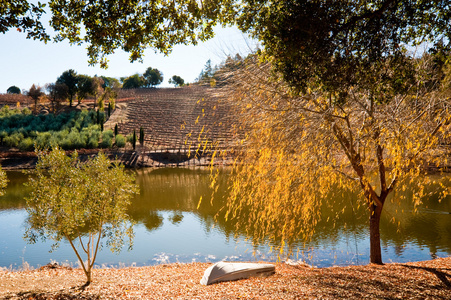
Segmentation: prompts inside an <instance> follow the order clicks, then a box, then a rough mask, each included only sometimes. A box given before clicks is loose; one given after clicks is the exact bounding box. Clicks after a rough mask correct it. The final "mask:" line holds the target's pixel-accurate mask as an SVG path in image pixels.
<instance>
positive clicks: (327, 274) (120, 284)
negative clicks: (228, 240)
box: [0, 257, 451, 299]
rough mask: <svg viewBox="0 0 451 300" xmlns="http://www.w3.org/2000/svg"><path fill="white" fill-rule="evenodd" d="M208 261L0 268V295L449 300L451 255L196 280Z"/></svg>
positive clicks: (279, 269) (280, 267) (285, 267)
mask: <svg viewBox="0 0 451 300" xmlns="http://www.w3.org/2000/svg"><path fill="white" fill-rule="evenodd" d="M209 265H210V264H208V263H190V264H169V265H158V266H150V267H131V268H121V269H96V270H94V272H93V283H92V284H91V285H89V286H88V287H87V288H85V289H84V290H82V289H80V287H81V285H83V283H84V281H85V277H84V274H83V272H82V270H81V269H70V268H63V267H57V268H50V267H48V266H47V267H42V268H40V269H37V270H30V271H17V272H11V271H0V298H1V299H362V298H368V299H451V257H447V258H439V259H435V260H431V261H423V262H415V263H405V264H385V265H382V266H379V265H366V266H349V267H331V268H310V267H306V266H302V265H298V266H293V265H288V264H285V263H277V264H276V274H274V275H272V276H269V277H264V278H250V279H245V280H238V281H233V282H222V283H218V284H213V285H209V286H203V285H201V284H200V283H199V281H200V279H201V278H202V275H203V273H204V271H205V269H206V268H207V267H208V266H209Z"/></svg>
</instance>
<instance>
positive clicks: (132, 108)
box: [105, 86, 241, 166]
mask: <svg viewBox="0 0 451 300" xmlns="http://www.w3.org/2000/svg"><path fill="white" fill-rule="evenodd" d="M121 99H126V100H125V101H123V100H121ZM118 102H119V103H120V104H118V109H117V110H116V111H115V112H114V114H113V115H112V116H111V118H110V119H109V120H108V121H107V123H106V124H105V128H114V126H115V124H118V130H119V133H122V134H124V135H129V134H131V133H133V130H135V132H136V134H137V135H138V133H139V129H140V127H143V129H144V132H145V139H144V140H145V147H144V148H143V147H140V146H137V148H136V150H137V152H138V153H139V154H140V155H143V154H144V157H140V159H141V164H142V165H144V166H155V165H156V164H155V161H159V162H160V163H165V164H173V163H175V164H178V165H180V164H186V163H187V161H188V160H190V159H189V158H191V163H195V164H197V165H199V164H207V163H208V161H205V159H204V161H200V160H198V161H197V162H193V161H192V158H193V155H194V153H196V150H198V149H200V150H201V151H197V154H198V156H201V155H202V154H203V155H204V156H207V157H208V153H207V150H208V148H209V146H210V145H214V147H215V148H216V149H228V148H230V147H231V146H233V145H234V144H235V143H236V142H237V141H238V140H239V138H240V136H241V134H239V130H238V128H239V126H238V125H237V124H238V123H237V120H236V118H235V117H234V116H235V113H234V111H233V107H232V105H230V104H229V103H228V102H227V101H226V100H224V99H223V98H222V97H220V96H219V95H218V94H217V90H216V89H215V88H209V87H203V86H189V87H182V88H157V89H137V90H125V91H121V93H120V94H119V101H118ZM205 146H206V147H205ZM152 160H153V161H152ZM138 161H139V160H138ZM157 165H158V164H157Z"/></svg>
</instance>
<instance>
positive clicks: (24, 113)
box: [22, 107, 31, 116]
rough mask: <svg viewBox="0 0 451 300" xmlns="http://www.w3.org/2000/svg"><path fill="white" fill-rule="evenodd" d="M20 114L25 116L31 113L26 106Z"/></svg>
mask: <svg viewBox="0 0 451 300" xmlns="http://www.w3.org/2000/svg"><path fill="white" fill-rule="evenodd" d="M22 114H23V115H26V116H28V115H31V110H30V109H29V108H28V107H25V108H24V109H22Z"/></svg>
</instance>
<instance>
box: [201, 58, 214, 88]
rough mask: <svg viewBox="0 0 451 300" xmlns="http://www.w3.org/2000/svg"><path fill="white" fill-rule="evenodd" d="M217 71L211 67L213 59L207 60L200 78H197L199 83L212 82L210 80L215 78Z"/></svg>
mask: <svg viewBox="0 0 451 300" xmlns="http://www.w3.org/2000/svg"><path fill="white" fill-rule="evenodd" d="M214 73H215V70H214V69H213V67H212V66H211V59H209V60H207V62H206V63H205V66H204V68H203V69H202V71H200V74H199V77H197V81H207V82H210V79H212V78H213V75H214Z"/></svg>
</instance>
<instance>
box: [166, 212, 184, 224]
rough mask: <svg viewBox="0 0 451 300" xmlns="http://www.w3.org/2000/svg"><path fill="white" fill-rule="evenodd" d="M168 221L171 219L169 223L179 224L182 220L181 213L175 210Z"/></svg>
mask: <svg viewBox="0 0 451 300" xmlns="http://www.w3.org/2000/svg"><path fill="white" fill-rule="evenodd" d="M169 221H171V223H172V224H174V225H177V224H180V223H181V222H182V221H183V214H182V213H181V212H177V211H175V212H173V213H172V215H171V216H170V217H169Z"/></svg>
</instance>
